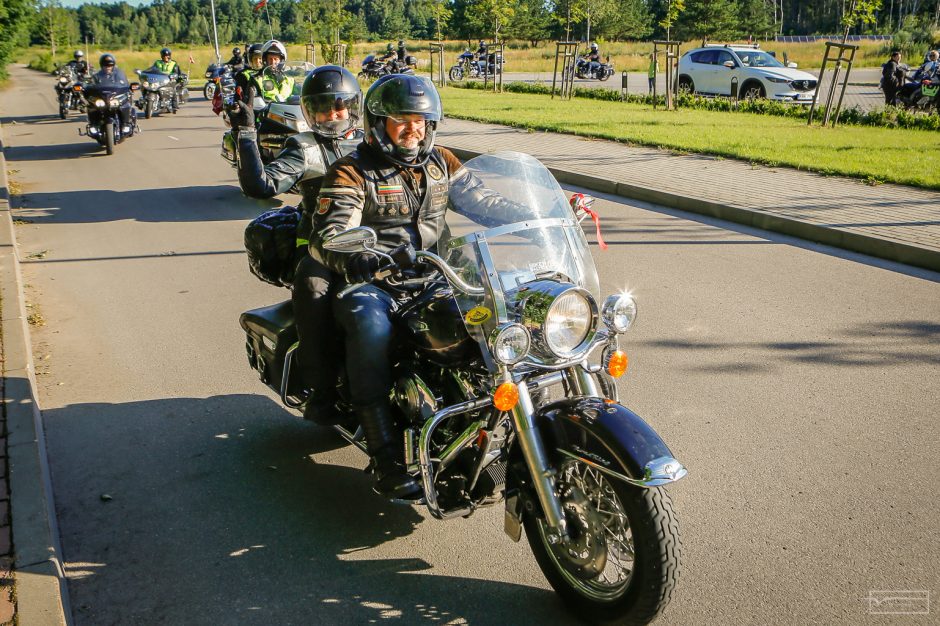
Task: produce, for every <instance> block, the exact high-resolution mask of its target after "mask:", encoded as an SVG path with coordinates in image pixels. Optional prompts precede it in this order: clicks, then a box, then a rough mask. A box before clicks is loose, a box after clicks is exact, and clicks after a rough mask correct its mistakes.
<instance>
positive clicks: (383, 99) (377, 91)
mask: <svg viewBox="0 0 940 626" xmlns="http://www.w3.org/2000/svg"><path fill="white" fill-rule="evenodd" d="M366 106H367V107H368V108H369V113H371V114H372V115H375V116H377V117H401V116H402V115H403V114H407V113H410V114H413V115H420V116H422V117H423V118H424V119H426V120H429V121H432V122H439V121H440V120H441V118H442V117H444V110H443V106H442V105H441V98H440V96H439V95H438V93H437V89H436V88H435V87H434V83H432V82H431V80H430V79H429V78H427V77H425V76H407V77H398V76H395V77H393V78H391V79H389V80H387V81H386V82H384V83H377V84H375V85H373V87H372V89H370V90H369V94H368V95H367V97H366Z"/></svg>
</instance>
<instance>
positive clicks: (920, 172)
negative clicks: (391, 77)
mask: <svg viewBox="0 0 940 626" xmlns="http://www.w3.org/2000/svg"><path fill="white" fill-rule="evenodd" d="M441 96H442V98H443V101H444V110H445V111H446V114H447V115H448V116H449V117H454V118H458V119H465V120H473V121H478V122H489V123H493V124H504V125H507V126H514V127H517V128H525V129H528V130H543V131H550V132H558V133H567V134H573V135H578V136H583V137H594V138H599V139H609V140H613V141H618V142H623V143H628V144H630V143H632V144H637V145H644V146H654V147H657V148H665V149H669V150H675V151H680V152H694V153H700V154H711V155H716V156H722V157H728V158H734V159H741V160H744V161H748V162H751V163H759V164H763V165H768V166H788V167H794V168H796V169H800V170H807V171H812V172H818V173H821V174H825V175H839V176H849V177H853V178H860V179H862V180H865V181H867V182H869V183H870V184H878V183H881V182H892V183H899V184H903V185H913V186H916V187H924V188H928V189H940V142H938V140H937V139H938V137H937V133H936V132H935V131H925V130H908V129H901V128H876V127H871V126H859V125H844V126H838V127H836V128H821V127H818V126H812V127H810V126H807V124H806V121H805V119H800V118H792V117H782V116H774V115H760V114H755V113H735V114H728V113H726V112H720V111H708V110H698V109H689V108H685V109H683V108H680V109H679V110H677V111H665V110H662V109H659V110H653V109H652V107H650V106H649V105H644V104H633V103H630V102H619V101H618V102H606V101H603V100H591V101H587V100H583V99H575V100H571V101H563V100H560V99H558V98H555V99H550V98H547V97H545V96H544V95H540V94H521V93H502V94H494V93H491V92H483V91H478V90H473V89H457V88H453V87H447V88H444V89H441ZM761 193H767V190H761Z"/></svg>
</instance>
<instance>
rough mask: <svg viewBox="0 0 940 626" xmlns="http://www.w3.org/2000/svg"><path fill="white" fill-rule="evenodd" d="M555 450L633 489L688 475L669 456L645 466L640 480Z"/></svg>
mask: <svg viewBox="0 0 940 626" xmlns="http://www.w3.org/2000/svg"><path fill="white" fill-rule="evenodd" d="M557 450H558V452H560V453H561V454H563V455H565V456H567V457H570V458H572V459H575V460H577V461H581V462H582V463H584V464H585V465H590V466H591V467H593V468H594V469H596V470H597V471H599V472H601V473H602V474H606V475H608V476H610V477H612V478H616V479H618V480H622V481H623V482H625V483H629V484H631V485H633V486H635V487H643V488H644V489H649V488H651V487H661V486H662V485H668V484H669V483H674V482H676V481H677V480H679V479H680V478H682V477H683V476H685V475H686V474H688V473H689V470H687V469H686V468H684V467H683V466H682V464H681V463H679V461H677V460H675V459H674V458H672V457H669V456H663V457H659V458H658V459H654V460H652V461H650V462H649V463H647V464H646V466H645V467H644V468H643V471H644V475H643V478H642V479H637V478H631V477H629V476H627V475H626V474H621V473H620V472H617V471H614V470H612V469H609V468H606V467H604V466H603V465H601V464H600V463H596V462H595V461H592V460H591V459H586V458H584V457H583V456H579V455H577V454H575V453H574V452H570V451H568V450H564V449H562V448H557Z"/></svg>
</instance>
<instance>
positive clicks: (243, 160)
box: [230, 65, 363, 424]
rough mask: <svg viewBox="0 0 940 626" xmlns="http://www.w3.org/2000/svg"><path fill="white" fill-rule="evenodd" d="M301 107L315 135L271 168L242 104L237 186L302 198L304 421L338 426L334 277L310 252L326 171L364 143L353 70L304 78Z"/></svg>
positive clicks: (236, 114) (326, 68) (296, 297)
mask: <svg viewBox="0 0 940 626" xmlns="http://www.w3.org/2000/svg"><path fill="white" fill-rule="evenodd" d="M300 102H301V109H302V110H303V114H304V118H305V119H306V120H307V124H308V125H309V126H310V129H311V130H310V131H308V132H304V133H298V134H296V135H294V136H292V137H291V138H289V139H288V140H287V142H286V143H285V144H284V150H283V151H281V153H280V154H279V155H278V157H277V159H275V160H274V161H272V162H271V163H269V164H268V165H267V166H265V165H263V164H262V162H261V153H260V152H259V150H258V144H257V137H256V133H255V127H254V113H253V112H252V111H251V107H249V106H247V105H245V104H244V103H239V104H238V108H237V109H236V110H235V111H233V112H232V113H231V114H230V115H231V122H232V128H233V129H236V132H237V136H238V154H239V160H238V164H239V167H238V180H239V183H240V184H241V187H242V190H243V191H244V192H245V194H247V195H248V196H251V197H252V198H270V197H273V196H275V195H277V194H280V193H285V192H287V191H288V190H290V189H291V188H292V187H293V186H294V185H297V186H298V187H299V188H300V193H301V195H302V196H303V202H302V204H301V206H302V208H303V215H302V217H301V221H300V225H299V227H298V230H297V246H298V255H297V256H298V257H300V261H299V263H298V265H297V268H296V271H295V274H294V289H293V291H292V296H291V298H292V300H293V303H294V316H295V318H296V322H297V334H298V336H299V339H300V346H299V348H298V350H297V358H298V364H299V365H300V370H301V374H302V376H303V380H304V383H305V386H306V387H307V389H310V390H312V394H311V396H310V397H309V398H308V400H307V404H306V406H305V407H304V417H305V418H306V419H309V420H312V421H316V422H318V423H320V424H330V423H335V418H336V415H335V410H334V409H333V407H334V405H335V404H336V398H335V389H334V385H333V382H334V381H335V378H336V377H335V375H334V373H335V369H336V368H335V366H334V365H333V364H332V360H333V359H334V357H335V354H336V353H337V346H336V344H335V333H334V332H332V330H330V328H331V325H332V316H331V314H330V300H329V297H328V290H329V288H330V283H331V281H332V280H333V276H332V273H331V272H330V270H328V269H327V268H326V267H324V266H323V265H322V264H321V263H320V262H319V261H317V260H316V259H314V258H313V257H312V256H310V254H309V253H308V245H309V243H310V241H311V240H312V239H314V237H313V234H312V232H311V231H312V229H313V221H314V213H315V212H316V210H317V206H318V204H317V194H318V192H319V191H320V184H321V183H322V181H323V176H324V174H326V171H327V168H328V167H329V166H330V165H332V164H333V163H334V162H335V161H336V160H337V159H339V158H340V157H342V156H344V155H346V154H348V153H350V152H352V151H353V150H354V149H355V146H356V144H357V143H358V142H359V140H361V139H362V138H363V132H362V129H361V128H360V127H359V124H360V120H361V119H362V91H361V89H360V87H359V82H358V81H357V80H356V77H355V76H353V75H352V74H351V73H350V72H349V71H348V70H346V69H345V68H342V67H338V66H336V65H323V66H320V67H318V68H316V69H315V70H313V71H312V72H310V74H309V75H308V76H307V78H306V79H305V80H304V84H303V88H302V90H301V93H300Z"/></svg>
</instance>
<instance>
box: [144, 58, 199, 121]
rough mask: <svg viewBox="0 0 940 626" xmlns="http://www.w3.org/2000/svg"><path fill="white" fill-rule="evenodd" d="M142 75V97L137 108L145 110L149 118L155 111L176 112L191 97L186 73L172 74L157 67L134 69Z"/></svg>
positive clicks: (145, 114) (145, 115)
mask: <svg viewBox="0 0 940 626" xmlns="http://www.w3.org/2000/svg"><path fill="white" fill-rule="evenodd" d="M134 72H135V73H136V74H137V75H138V76H139V77H140V98H138V100H137V103H136V104H137V108H138V109H140V110H141V111H143V112H144V117H146V118H147V119H148V120H149V119H150V118H151V117H153V114H154V113H164V112H166V113H176V112H177V111H178V110H179V107H180V105H182V104H183V103H185V102H186V101H187V100H188V99H189V89H187V88H186V83H187V81H188V77H187V76H186V74H180V75H179V76H178V77H177V76H171V75H169V74H164V73H163V72H161V71H159V70H157V68H155V67H150V68H147V69H146V70H134Z"/></svg>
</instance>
